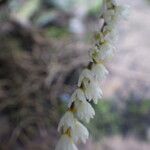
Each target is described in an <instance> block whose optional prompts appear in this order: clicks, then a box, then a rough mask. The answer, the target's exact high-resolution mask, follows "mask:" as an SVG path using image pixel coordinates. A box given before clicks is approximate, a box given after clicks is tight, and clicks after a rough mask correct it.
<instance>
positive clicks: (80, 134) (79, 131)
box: [71, 120, 89, 143]
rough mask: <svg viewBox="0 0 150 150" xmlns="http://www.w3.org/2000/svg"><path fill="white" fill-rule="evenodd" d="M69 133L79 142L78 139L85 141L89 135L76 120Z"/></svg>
mask: <svg viewBox="0 0 150 150" xmlns="http://www.w3.org/2000/svg"><path fill="white" fill-rule="evenodd" d="M71 135H72V138H73V140H74V142H75V143H77V142H80V141H81V142H83V143H85V142H86V140H87V139H88V137H89V132H88V130H87V128H86V127H85V126H84V125H83V124H82V123H80V122H79V121H77V120H76V122H75V124H74V126H73V128H72V130H71Z"/></svg>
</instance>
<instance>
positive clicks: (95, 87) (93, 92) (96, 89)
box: [83, 79, 102, 104]
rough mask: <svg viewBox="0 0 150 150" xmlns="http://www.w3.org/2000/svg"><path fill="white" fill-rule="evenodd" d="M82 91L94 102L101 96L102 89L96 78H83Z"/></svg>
mask: <svg viewBox="0 0 150 150" xmlns="http://www.w3.org/2000/svg"><path fill="white" fill-rule="evenodd" d="M83 88H84V93H85V96H86V98H87V100H88V101H91V100H93V102H94V103H95V104H96V103H97V102H98V100H99V99H100V98H101V97H102V90H101V88H100V84H99V83H98V82H96V80H95V81H94V79H93V80H88V79H84V80H83Z"/></svg>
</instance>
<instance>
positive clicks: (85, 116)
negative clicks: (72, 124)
mask: <svg viewBox="0 0 150 150" xmlns="http://www.w3.org/2000/svg"><path fill="white" fill-rule="evenodd" d="M75 108H77V109H76V115H77V117H78V118H79V119H80V120H83V121H84V120H85V121H86V122H87V123H88V122H89V121H90V119H91V118H93V117H94V115H95V111H94V109H93V107H92V106H91V104H90V103H89V102H81V101H75Z"/></svg>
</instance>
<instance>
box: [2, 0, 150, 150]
mask: <svg viewBox="0 0 150 150" xmlns="http://www.w3.org/2000/svg"><path fill="white" fill-rule="evenodd" d="M121 3H124V4H128V5H130V6H131V8H130V13H129V14H130V15H129V17H128V19H127V20H126V21H121V22H120V23H119V26H118V30H119V34H120V35H119V37H120V38H119V41H118V43H117V48H118V51H117V54H116V55H115V57H114V59H113V60H111V61H110V62H109V63H108V64H107V68H108V69H109V72H110V73H109V75H108V78H107V79H106V80H105V81H104V83H103V86H102V89H103V91H104V96H103V99H102V100H100V101H99V103H98V105H94V106H93V107H94V108H95V110H96V116H95V118H94V119H93V120H91V122H90V124H88V125H86V126H87V127H88V129H89V131H90V138H89V140H88V141H87V143H86V145H82V144H79V147H80V150H149V149H150V50H149V47H150V41H149V38H150V17H149V14H150V1H149V0H136V1H131V0H126V1H123V0H121ZM101 5H102V0H94V1H93V0H88V1H87V0H0V149H1V150H53V149H54V146H55V144H56V142H57V140H58V138H59V134H58V133H57V124H58V122H59V119H60V117H61V116H62V114H63V113H64V112H65V110H66V108H67V103H68V101H69V99H70V96H71V94H72V92H73V91H74V89H75V88H76V83H77V80H78V77H79V74H80V73H81V70H82V69H83V68H84V66H86V65H87V64H88V61H89V57H88V53H89V50H90V49H91V47H92V46H93V44H94V40H93V37H94V33H95V32H96V31H97V30H99V28H100V26H99V16H100V12H101Z"/></svg>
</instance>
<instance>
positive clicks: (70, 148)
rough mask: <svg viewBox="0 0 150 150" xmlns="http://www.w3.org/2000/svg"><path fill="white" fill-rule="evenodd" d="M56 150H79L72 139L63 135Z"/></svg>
mask: <svg viewBox="0 0 150 150" xmlns="http://www.w3.org/2000/svg"><path fill="white" fill-rule="evenodd" d="M55 150H78V148H77V147H76V145H75V144H74V143H73V141H72V139H71V138H70V137H69V136H68V135H65V134H64V135H62V136H61V138H60V140H59V141H58V143H57V145H56V148H55Z"/></svg>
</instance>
